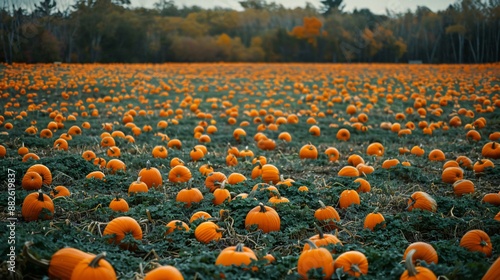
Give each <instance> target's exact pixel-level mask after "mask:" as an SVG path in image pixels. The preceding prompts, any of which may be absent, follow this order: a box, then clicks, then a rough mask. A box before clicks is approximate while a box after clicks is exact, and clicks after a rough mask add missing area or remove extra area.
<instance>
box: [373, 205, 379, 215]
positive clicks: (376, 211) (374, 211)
mask: <svg viewBox="0 0 500 280" xmlns="http://www.w3.org/2000/svg"><path fill="white" fill-rule="evenodd" d="M372 213H373V214H377V213H378V206H377V207H375V209H374V210H373V212H372Z"/></svg>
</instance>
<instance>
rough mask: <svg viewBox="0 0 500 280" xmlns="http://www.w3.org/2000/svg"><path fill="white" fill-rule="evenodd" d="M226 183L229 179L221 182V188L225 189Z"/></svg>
mask: <svg viewBox="0 0 500 280" xmlns="http://www.w3.org/2000/svg"><path fill="white" fill-rule="evenodd" d="M226 183H227V180H224V181H222V183H220V188H221V189H224V187H226Z"/></svg>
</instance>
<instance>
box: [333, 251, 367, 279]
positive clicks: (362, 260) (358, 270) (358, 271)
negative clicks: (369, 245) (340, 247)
mask: <svg viewBox="0 0 500 280" xmlns="http://www.w3.org/2000/svg"><path fill="white" fill-rule="evenodd" d="M333 267H334V269H335V270H337V269H339V268H341V269H342V270H343V271H344V273H347V274H349V275H350V276H354V277H360V276H361V275H364V274H367V273H368V259H367V258H366V256H365V255H364V254H363V253H361V252H358V251H347V252H344V253H342V254H340V255H339V256H338V257H337V259H336V260H335V263H334V265H333Z"/></svg>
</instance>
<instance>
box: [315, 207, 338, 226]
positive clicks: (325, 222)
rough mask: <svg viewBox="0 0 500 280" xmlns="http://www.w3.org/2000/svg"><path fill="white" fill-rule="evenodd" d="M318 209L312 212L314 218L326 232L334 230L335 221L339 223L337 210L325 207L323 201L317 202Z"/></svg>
mask: <svg viewBox="0 0 500 280" xmlns="http://www.w3.org/2000/svg"><path fill="white" fill-rule="evenodd" d="M319 205H320V208H319V209H317V210H316V211H314V218H316V220H318V222H319V224H320V225H321V226H322V227H323V228H324V229H326V230H334V229H336V228H337V226H336V224H335V221H338V222H340V216H339V213H338V212H337V210H335V208H333V207H332V206H326V205H325V204H324V203H323V201H321V200H320V201H319Z"/></svg>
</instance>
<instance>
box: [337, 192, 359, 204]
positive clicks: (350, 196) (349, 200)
mask: <svg viewBox="0 0 500 280" xmlns="http://www.w3.org/2000/svg"><path fill="white" fill-rule="evenodd" d="M360 203H361V201H360V199H359V195H358V192H356V191H355V190H344V191H342V192H341V193H340V198H339V206H340V208H342V209H346V208H347V207H349V206H351V205H352V204H360Z"/></svg>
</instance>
